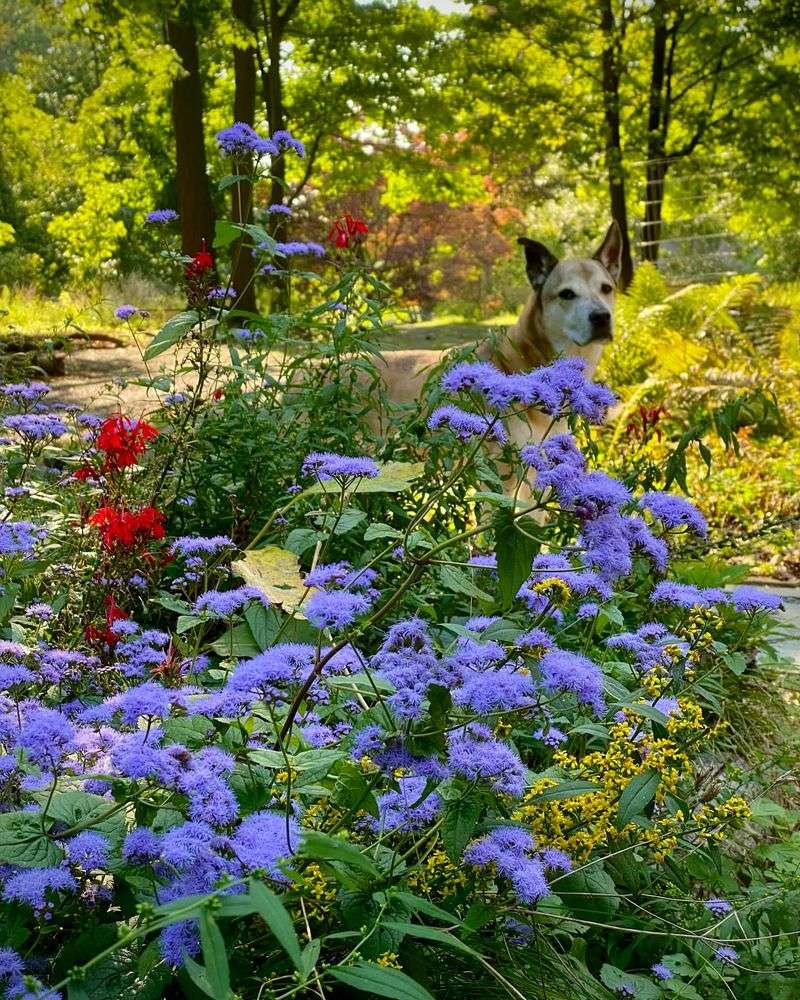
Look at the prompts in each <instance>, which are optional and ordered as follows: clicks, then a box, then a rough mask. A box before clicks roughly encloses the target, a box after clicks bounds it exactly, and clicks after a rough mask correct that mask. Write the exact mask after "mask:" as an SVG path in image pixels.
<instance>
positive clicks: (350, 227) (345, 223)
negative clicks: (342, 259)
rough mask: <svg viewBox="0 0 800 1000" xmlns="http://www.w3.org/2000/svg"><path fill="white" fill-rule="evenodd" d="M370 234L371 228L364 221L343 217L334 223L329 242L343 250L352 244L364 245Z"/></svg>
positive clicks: (347, 216)
mask: <svg viewBox="0 0 800 1000" xmlns="http://www.w3.org/2000/svg"><path fill="white" fill-rule="evenodd" d="M368 232H369V226H368V225H367V224H366V222H364V220H363V219H356V218H354V217H353V216H352V215H343V216H342V217H341V219H337V220H336V221H335V222H334V224H333V226H332V227H331V231H330V232H329V233H328V240H329V242H330V243H333V244H334V245H335V246H337V247H339V249H340V250H343V249H344V248H345V247H349V246H350V244H351V243H354V244H359V243H362V242H363V240H364V237H365V236H366V235H367V233H368Z"/></svg>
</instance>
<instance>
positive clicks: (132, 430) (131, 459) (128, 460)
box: [79, 413, 158, 472]
mask: <svg viewBox="0 0 800 1000" xmlns="http://www.w3.org/2000/svg"><path fill="white" fill-rule="evenodd" d="M156 437H158V431H157V430H156V428H155V427H153V425H152V424H148V423H146V422H145V421H144V420H131V418H130V417H124V416H123V415H122V414H121V413H115V414H113V416H110V417H108V418H107V419H106V420H104V421H103V423H102V424H101V425H100V431H99V433H98V435H97V442H96V444H97V447H98V448H99V450H100V451H102V452H105V455H106V459H105V462H104V463H103V471H105V472H108V471H117V470H119V469H125V468H127V467H128V466H131V465H136V461H137V455H141V454H142V453H143V452H144V451H146V450H147V443H148V441H152V440H153V438H156ZM79 471H80V470H79Z"/></svg>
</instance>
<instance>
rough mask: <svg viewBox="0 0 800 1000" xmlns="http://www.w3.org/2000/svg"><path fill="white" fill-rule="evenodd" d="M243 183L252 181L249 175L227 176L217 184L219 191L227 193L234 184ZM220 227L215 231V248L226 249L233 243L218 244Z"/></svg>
mask: <svg viewBox="0 0 800 1000" xmlns="http://www.w3.org/2000/svg"><path fill="white" fill-rule="evenodd" d="M242 181H247V182H249V181H250V178H249V177H248V175H247V174H226V175H225V176H224V177H223V178H222V180H220V181H219V182H218V184H217V191H225V190H227V188H229V187H233V185H234V184H238V183H240V182H242ZM219 225H220V224H219V222H218V223H217V226H216V229H215V235H214V246H215V247H221V246H223V247H226V246H227V245H228V243H230V242H232V241H231V240H228V242H227V243H218V242H217V241H218V239H219ZM228 225H230V223H228ZM234 239H235V237H234Z"/></svg>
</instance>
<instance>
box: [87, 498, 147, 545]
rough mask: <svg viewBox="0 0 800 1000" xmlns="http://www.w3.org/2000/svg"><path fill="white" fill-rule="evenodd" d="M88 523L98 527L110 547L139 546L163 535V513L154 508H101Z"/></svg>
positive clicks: (102, 539)
mask: <svg viewBox="0 0 800 1000" xmlns="http://www.w3.org/2000/svg"><path fill="white" fill-rule="evenodd" d="M89 524H92V525H94V526H95V527H96V528H98V529H99V531H100V540H101V541H102V543H103V545H104V547H105V548H106V549H109V550H117V549H133V548H139V547H141V546H143V545H145V544H146V543H147V542H149V541H158V540H160V539H162V538H163V537H164V515H163V514H162V513H161V511H160V510H156V508H155V507H142V508H141V510H136V511H134V510H118V509H117V508H116V507H99V508H98V509H97V510H96V511H95V512H94V514H92V515H91V517H90V518H89Z"/></svg>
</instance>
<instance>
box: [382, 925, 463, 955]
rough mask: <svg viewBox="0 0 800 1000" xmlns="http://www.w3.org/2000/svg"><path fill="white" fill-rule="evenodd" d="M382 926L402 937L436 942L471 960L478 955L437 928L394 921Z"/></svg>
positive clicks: (455, 938)
mask: <svg viewBox="0 0 800 1000" xmlns="http://www.w3.org/2000/svg"><path fill="white" fill-rule="evenodd" d="M382 926H383V927H388V928H389V930H391V931H395V932H397V933H398V934H403V935H404V936H405V935H408V936H409V937H417V938H423V939H424V940H426V941H436V942H437V943H438V944H443V945H445V947H447V948H452V949H453V950H454V951H461V952H463V953H464V954H465V955H472V956H473V958H475V957H478V955H479V953H478V952H477V951H475V949H474V948H470V946H469V945H468V944H464V942H463V941H459V939H458V938H457V937H455V936H454V935H453V934H449V933H448V932H447V931H443V930H441V928H439V927H427V926H426V925H425V924H409V923H400V922H399V921H395V920H387V921H385V922H384V923H383V924H382Z"/></svg>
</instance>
